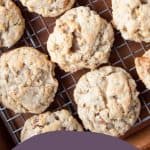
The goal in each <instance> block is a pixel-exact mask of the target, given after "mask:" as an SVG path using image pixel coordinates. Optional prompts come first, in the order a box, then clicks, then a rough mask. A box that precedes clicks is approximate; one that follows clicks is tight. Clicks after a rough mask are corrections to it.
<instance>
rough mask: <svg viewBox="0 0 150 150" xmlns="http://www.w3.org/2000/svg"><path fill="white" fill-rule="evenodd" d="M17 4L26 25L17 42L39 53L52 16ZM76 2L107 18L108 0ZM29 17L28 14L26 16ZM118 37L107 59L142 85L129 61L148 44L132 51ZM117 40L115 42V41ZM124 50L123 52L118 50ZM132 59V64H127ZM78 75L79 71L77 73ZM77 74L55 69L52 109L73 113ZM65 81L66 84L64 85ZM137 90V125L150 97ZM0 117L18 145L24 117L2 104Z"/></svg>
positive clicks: (149, 111)
mask: <svg viewBox="0 0 150 150" xmlns="http://www.w3.org/2000/svg"><path fill="white" fill-rule="evenodd" d="M14 1H15V2H16V3H17V4H18V6H20V8H21V9H22V11H23V14H24V17H25V19H26V23H27V28H26V30H25V35H24V37H23V38H22V40H21V41H20V43H19V45H18V46H20V45H26V46H33V47H35V48H37V49H40V50H42V51H43V52H47V51H46V42H47V40H46V39H45V40H43V38H41V36H43V35H45V36H46V37H48V35H49V34H50V33H51V32H52V27H53V26H54V25H55V19H52V18H49V19H44V18H42V17H41V16H39V15H35V14H33V15H31V16H30V15H29V13H28V12H27V9H26V8H24V7H22V6H21V4H20V3H19V0H14ZM79 5H87V6H89V7H90V8H92V9H94V10H96V11H97V12H98V13H99V14H100V15H101V16H102V17H104V18H106V19H107V20H109V21H110V20H111V18H112V16H111V8H110V0H82V1H81V0H78V1H77V2H76V6H79ZM29 16H30V17H29ZM34 23H35V24H37V23H38V26H36V28H35V27H34ZM117 37H118V40H119V42H118V41H117V44H116V45H115V46H114V47H113V50H112V57H111V58H110V59H111V60H110V61H111V64H112V65H114V66H122V67H123V68H124V69H126V70H127V71H128V72H129V73H131V75H132V76H133V77H134V78H135V80H136V82H137V85H138V87H141V86H142V87H143V84H142V83H141V81H140V80H139V78H138V77H137V75H136V71H135V66H134V63H133V60H134V58H135V57H136V56H138V55H141V54H143V53H144V52H145V51H146V50H147V49H149V48H150V44H143V43H140V44H137V43H136V48H135V49H134V50H133V49H132V48H131V46H132V45H133V44H135V43H134V42H130V41H125V40H123V39H122V38H121V37H120V33H119V32H117V33H116V38H117ZM118 43H119V44H118ZM123 50H125V53H122V52H123ZM131 62H132V63H131ZM80 74H82V73H80ZM79 77H80V75H78V73H73V74H71V73H64V72H61V73H60V72H59V76H58V77H57V78H58V80H59V81H60V87H59V90H58V93H57V96H56V101H55V104H54V106H53V110H57V109H61V108H67V109H69V110H70V111H71V112H72V113H73V114H74V115H76V109H75V106H74V103H73V102H72V99H73V97H72V91H73V89H74V87H75V85H76V83H77V80H78V79H79ZM66 83H67V84H66ZM139 91H140V92H141V94H140V99H141V103H142V111H143V112H142V114H144V115H143V116H141V117H140V118H139V119H138V122H137V124H136V125H135V126H137V125H142V124H143V123H144V122H146V121H147V120H150V101H149V100H145V98H148V97H149V96H150V91H149V90H148V89H145V87H143V88H142V89H139ZM0 116H1V117H2V119H3V121H4V123H5V125H6V126H7V127H8V130H9V132H10V134H11V136H12V138H13V140H14V142H15V144H18V143H19V142H20V140H19V133H20V131H21V130H22V126H23V123H24V122H25V120H26V117H25V116H24V115H21V114H16V115H14V114H12V113H10V111H9V110H7V109H6V108H5V107H3V106H0ZM16 120H17V122H22V124H19V125H16Z"/></svg>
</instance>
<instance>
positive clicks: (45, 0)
mask: <svg viewBox="0 0 150 150" xmlns="http://www.w3.org/2000/svg"><path fill="white" fill-rule="evenodd" d="M20 1H21V3H22V4H23V5H24V6H26V7H27V8H28V10H29V11H31V12H35V13H38V14H40V15H42V16H43V17H57V16H59V15H61V14H62V13H64V12H65V11H67V10H68V9H70V8H71V7H72V6H73V5H74V3H75V0H20Z"/></svg>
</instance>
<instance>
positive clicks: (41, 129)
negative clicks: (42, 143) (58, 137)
mask: <svg viewBox="0 0 150 150" xmlns="http://www.w3.org/2000/svg"><path fill="white" fill-rule="evenodd" d="M52 131H83V128H82V126H81V125H80V124H79V123H78V121H77V120H76V119H75V118H74V117H73V116H72V115H71V114H70V112H68V111H67V110H61V111H56V112H53V113H51V112H46V113H43V114H40V115H36V116H33V117H31V118H30V119H28V120H27V121H26V122H25V124H24V127H23V130H22V132H21V141H22V142H23V141H25V140H27V139H29V138H31V137H33V136H35V135H39V134H42V133H47V132H52Z"/></svg>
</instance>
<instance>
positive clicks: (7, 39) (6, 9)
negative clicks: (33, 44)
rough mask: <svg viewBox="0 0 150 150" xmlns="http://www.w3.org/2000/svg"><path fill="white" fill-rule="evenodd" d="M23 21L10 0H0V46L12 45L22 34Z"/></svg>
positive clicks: (17, 9)
mask: <svg viewBox="0 0 150 150" xmlns="http://www.w3.org/2000/svg"><path fill="white" fill-rule="evenodd" d="M24 29H25V21H24V18H23V17H22V14H21V12H20V10H19V8H18V7H17V6H16V5H15V3H14V2H12V1H11V0H0V48H2V47H8V48H9V47H11V46H13V45H14V44H15V43H16V42H17V41H18V40H19V39H20V38H21V36H22V35H23V33H24Z"/></svg>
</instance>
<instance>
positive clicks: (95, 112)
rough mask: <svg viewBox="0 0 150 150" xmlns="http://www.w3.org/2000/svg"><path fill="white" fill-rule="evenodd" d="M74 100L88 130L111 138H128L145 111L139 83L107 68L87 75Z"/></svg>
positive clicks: (128, 76)
mask: <svg viewBox="0 0 150 150" xmlns="http://www.w3.org/2000/svg"><path fill="white" fill-rule="evenodd" d="M74 98H75V102H76V104H77V112H78V115H79V117H80V119H81V120H82V123H83V125H84V127H85V128H86V129H89V130H90V131H92V132H96V133H103V134H107V135H111V136H122V135H124V134H125V133H126V132H127V131H128V130H129V129H130V128H131V127H132V126H133V125H134V123H135V122H136V120H137V118H138V117H139V113H140V108H141V105H140V101H139V98H138V92H137V90H136V84H135V81H134V80H133V79H132V77H131V76H130V75H129V74H128V73H127V72H126V71H125V70H123V69H121V68H118V67H111V66H106V67H102V68H100V69H99V70H95V71H91V72H89V73H87V74H85V75H83V76H82V77H81V78H80V79H79V81H78V83H77V85H76V88H75V91H74Z"/></svg>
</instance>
